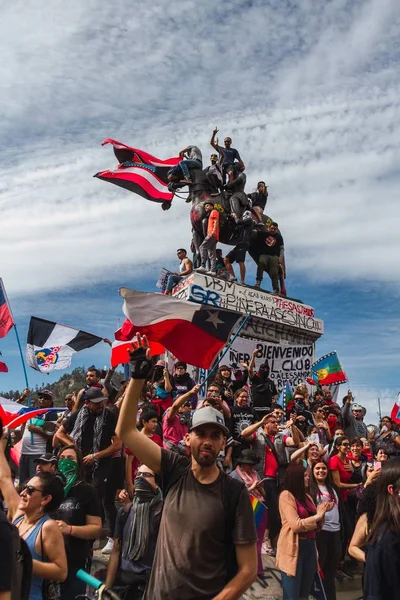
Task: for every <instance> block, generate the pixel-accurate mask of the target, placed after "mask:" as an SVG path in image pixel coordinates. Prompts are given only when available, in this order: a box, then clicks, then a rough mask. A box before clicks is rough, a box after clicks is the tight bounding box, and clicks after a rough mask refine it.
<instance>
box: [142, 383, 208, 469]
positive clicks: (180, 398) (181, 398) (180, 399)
mask: <svg viewBox="0 0 400 600" xmlns="http://www.w3.org/2000/svg"><path fill="white" fill-rule="evenodd" d="M199 391H200V386H199V385H195V386H194V388H192V389H191V390H189V391H188V392H186V394H182V395H181V396H178V398H177V399H176V400H175V402H174V403H173V405H172V406H171V408H170V409H169V411H168V413H167V419H168V421H171V420H172V419H173V418H174V417H175V415H176V413H177V412H178V410H179V409H180V407H181V406H183V405H184V404H185V402H187V400H189V398H190V397H191V396H193V395H194V394H198V393H199ZM147 466H148V465H147Z"/></svg>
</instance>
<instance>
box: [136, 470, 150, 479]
mask: <svg viewBox="0 0 400 600" xmlns="http://www.w3.org/2000/svg"><path fill="white" fill-rule="evenodd" d="M136 477H144V478H145V479H151V478H152V477H154V475H153V473H147V471H146V472H145V473H143V471H137V472H136Z"/></svg>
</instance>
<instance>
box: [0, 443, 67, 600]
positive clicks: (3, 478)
mask: <svg viewBox="0 0 400 600" xmlns="http://www.w3.org/2000/svg"><path fill="white" fill-rule="evenodd" d="M1 434H2V431H1ZM4 441H5V439H4V437H3V436H2V439H1V440H0V490H1V492H2V494H3V496H4V499H5V501H6V504H7V508H8V517H9V518H10V520H11V521H12V522H13V523H14V525H16V527H17V528H18V531H19V535H20V537H22V538H23V539H24V540H25V542H26V543H27V545H28V547H29V550H30V552H31V554H32V580H31V589H30V593H29V600H42V587H43V582H44V581H54V582H56V581H64V579H65V578H66V577H67V558H66V556H65V548H64V541H63V537H62V534H61V532H60V530H59V527H58V525H57V523H56V522H55V521H53V519H51V518H50V516H49V513H52V512H54V511H55V510H56V509H57V508H58V506H59V504H60V502H61V500H62V499H63V497H64V489H63V484H62V483H61V481H60V479H59V478H58V477H57V476H56V475H54V474H53V473H43V472H40V473H36V474H35V475H34V476H33V477H31V478H30V479H29V480H28V481H27V482H26V484H23V485H22V486H21V492H20V493H19V494H18V492H17V490H16V489H15V487H14V483H13V481H12V478H11V470H10V467H9V465H8V463H7V460H6V457H5V456H4V445H3V444H4Z"/></svg>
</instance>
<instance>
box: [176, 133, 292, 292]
mask: <svg viewBox="0 0 400 600" xmlns="http://www.w3.org/2000/svg"><path fill="white" fill-rule="evenodd" d="M217 133H218V129H217V128H215V129H214V131H213V134H212V136H211V140H210V144H211V146H212V147H213V148H214V149H215V150H216V152H217V154H215V153H213V154H211V156H210V165H209V166H208V167H207V168H206V169H205V175H206V178H207V180H208V182H209V185H210V186H211V190H213V191H212V192H211V193H210V196H209V197H208V198H207V199H206V200H205V201H204V203H203V205H204V210H205V218H204V219H203V222H202V229H203V233H204V240H203V242H202V243H201V245H200V248H199V256H195V257H194V262H195V266H196V267H197V268H196V269H195V270H196V271H197V272H199V273H207V274H208V275H212V276H214V277H215V276H217V275H218V276H221V275H222V276H224V277H229V278H230V279H232V280H234V281H237V278H236V275H235V272H234V270H233V264H234V263H237V264H238V265H239V273H240V283H242V284H244V283H245V277H246V267H245V260H246V255H247V253H248V251H249V249H250V247H251V250H252V254H254V256H255V257H256V259H255V260H257V275H256V282H255V287H260V286H261V283H262V280H263V273H264V271H266V272H267V273H268V274H269V276H270V278H271V283H272V288H273V292H274V293H283V290H282V289H280V285H279V271H280V269H281V271H282V272H283V271H284V242H283V238H282V235H281V233H280V231H279V228H278V223H276V222H274V221H271V220H270V219H269V220H267V219H266V217H265V216H264V210H265V207H266V204H267V200H268V186H267V185H266V184H265V182H264V181H259V182H258V184H257V188H256V190H255V191H254V192H252V193H249V194H247V193H245V184H246V175H245V173H244V171H245V165H244V163H243V161H242V159H241V157H240V154H239V152H238V150H237V149H236V148H233V147H232V139H231V138H230V137H226V138H225V139H224V145H223V146H220V145H219V144H218V139H217V138H216V134H217ZM179 155H180V157H181V161H180V162H179V163H178V164H177V165H176V166H175V167H173V168H172V169H171V170H170V171H169V174H168V179H169V181H170V189H171V190H176V189H177V188H178V187H181V186H183V185H192V184H193V183H195V182H194V181H193V180H192V176H191V174H192V171H193V170H194V171H196V170H199V169H203V156H202V153H201V150H200V149H199V148H198V147H197V146H193V145H191V146H187V147H186V148H184V149H183V150H181V151H180V153H179ZM217 196H218V198H217ZM221 207H223V209H224V211H225V213H226V214H228V215H229V218H231V219H232V223H233V236H234V239H235V240H236V245H235V246H234V248H233V249H232V250H231V251H230V252H229V253H228V255H227V256H226V258H225V259H224V260H223V263H222V265H220V268H218V256H217V251H218V249H217V244H218V241H219V238H220V210H221ZM232 239H233V238H232ZM180 252H181V253H183V252H185V256H183V255H182V254H181V255H179V254H178V258H180V259H181V264H180V272H178V273H171V275H170V278H169V280H168V282H167V285H166V293H168V294H170V293H171V292H172V288H173V286H174V285H176V284H177V283H178V282H179V281H180V279H181V278H182V277H184V276H186V275H189V274H190V273H191V272H192V270H193V266H191V267H190V266H189V263H188V262H187V260H188V259H187V256H186V251H184V250H182V249H181V250H180ZM196 263H198V264H196Z"/></svg>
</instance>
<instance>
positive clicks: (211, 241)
mask: <svg viewBox="0 0 400 600" xmlns="http://www.w3.org/2000/svg"><path fill="white" fill-rule="evenodd" d="M204 210H205V211H206V218H207V235H206V237H205V238H204V240H203V242H202V244H201V246H200V248H199V251H200V262H201V264H200V267H197V269H195V271H197V273H207V275H213V276H214V277H215V275H216V274H217V268H216V264H217V253H216V249H217V242H218V240H219V212H218V211H217V210H215V209H214V202H211V201H210V200H206V202H205V203H204ZM207 260H208V261H209V263H210V270H209V271H207V268H206V265H207Z"/></svg>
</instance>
